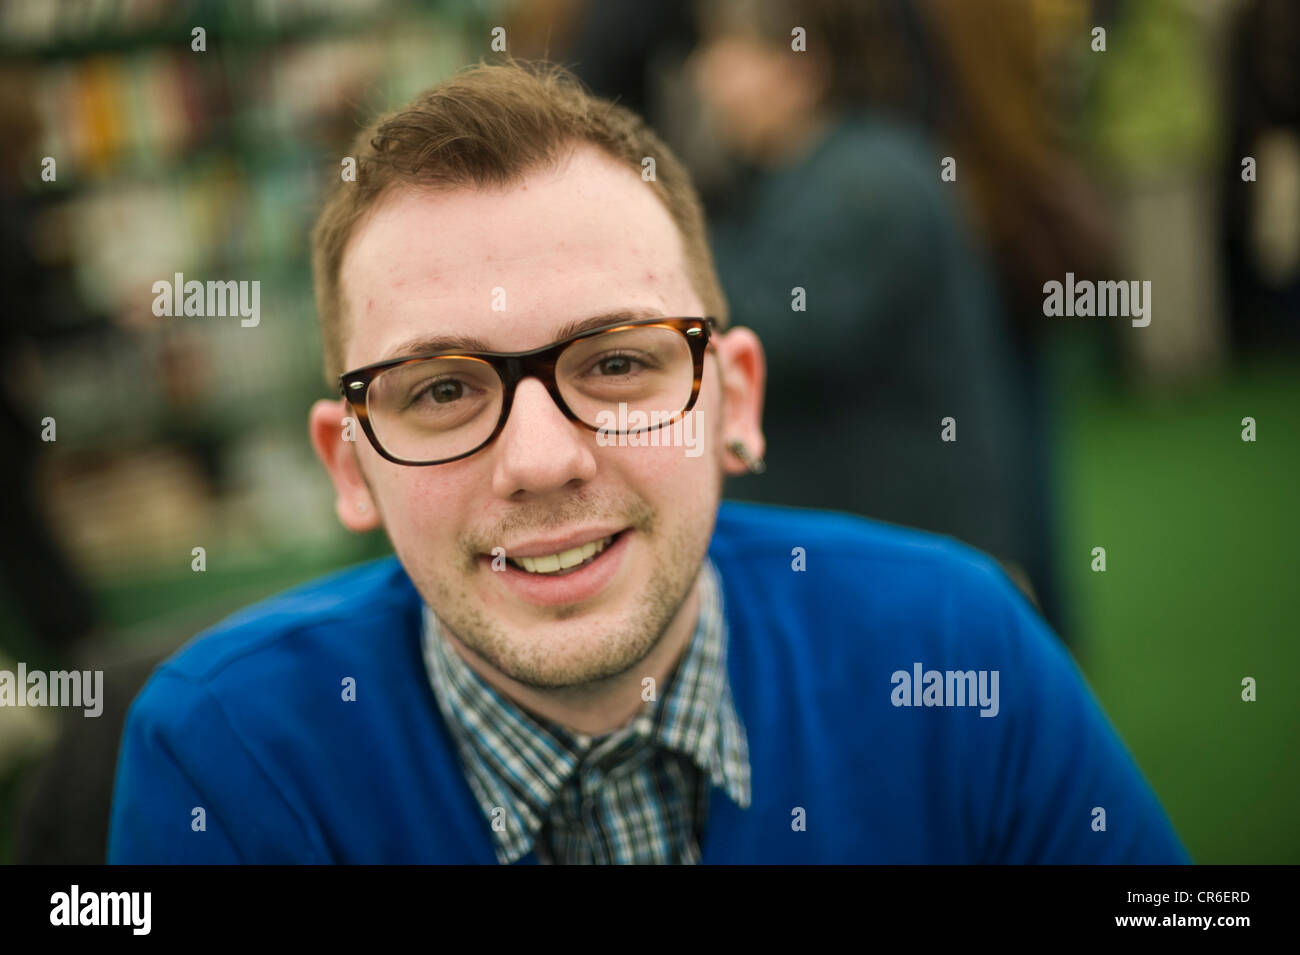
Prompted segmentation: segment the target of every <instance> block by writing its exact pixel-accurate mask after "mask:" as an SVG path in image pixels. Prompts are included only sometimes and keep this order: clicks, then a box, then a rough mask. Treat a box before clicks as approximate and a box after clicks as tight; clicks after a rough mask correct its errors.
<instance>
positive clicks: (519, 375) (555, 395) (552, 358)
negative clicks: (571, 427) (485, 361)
mask: <svg viewBox="0 0 1300 955" xmlns="http://www.w3.org/2000/svg"><path fill="white" fill-rule="evenodd" d="M560 351H561V349H560V348H551V349H547V350H546V351H544V352H538V353H536V354H532V355H516V356H511V357H509V358H505V359H503V360H502V363H501V364H500V365H499V366H498V368H497V370H498V372H500V374H501V378H502V380H503V381H504V382H505V386H506V400H505V405H504V407H503V408H502V414H503V415H507V414H509V413H510V409H511V407H512V406H513V404H514V397H515V393H516V392H517V390H518V388H519V386H520V385H521V384H523V383H524V381H525V380H527V379H529V378H532V379H534V380H536V381H537V382H538V383H539V384H540V385H541V386H542V387H543V388H544V389H546V392H547V393H548V394H549V395H550V396H551V400H552V401H553V402H554V403H555V406H556V407H557V408H558V409H559V411H560V413H561V414H563V415H564V416H565V417H566V418H569V419H572V418H573V411H572V409H570V408H569V406H568V404H567V403H566V402H565V400H564V396H563V395H562V394H561V393H560V386H559V382H558V381H556V368H557V366H558V364H559V356H560Z"/></svg>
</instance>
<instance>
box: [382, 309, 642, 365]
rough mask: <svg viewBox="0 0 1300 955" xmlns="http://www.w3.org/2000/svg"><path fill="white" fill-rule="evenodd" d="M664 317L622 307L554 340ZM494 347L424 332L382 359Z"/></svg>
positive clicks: (569, 326)
mask: <svg viewBox="0 0 1300 955" xmlns="http://www.w3.org/2000/svg"><path fill="white" fill-rule="evenodd" d="M664 317H666V316H665V315H664V313H663V312H661V311H659V310H658V309H655V308H624V309H618V310H617V311H613V312H606V313H604V314H602V315H592V316H591V317H590V318H580V319H576V320H574V321H571V322H565V323H564V324H563V325H561V326H560V329H559V332H558V333H557V335H556V337H555V338H554V339H552V341H557V342H562V341H564V340H565V339H566V338H572V337H573V336H574V335H581V334H582V333H583V332H585V331H589V330H591V329H593V328H602V327H604V326H605V325H615V324H617V323H619V322H636V321H641V320H643V319H647V318H664ZM493 350H494V349H492V348H489V347H488V345H487V343H486V342H484V341H483V339H481V338H475V337H474V336H473V335H423V336H421V337H419V338H412V339H410V340H409V341H405V342H402V343H401V344H400V345H396V346H394V347H393V348H390V349H389V350H388V351H387V352H386V353H385V354H384V356H383V357H382V358H380V359H379V360H380V361H390V360H392V359H395V358H409V357H411V356H412V355H426V354H433V353H436V352H475V351H484V352H490V351H493ZM529 350H531V349H529Z"/></svg>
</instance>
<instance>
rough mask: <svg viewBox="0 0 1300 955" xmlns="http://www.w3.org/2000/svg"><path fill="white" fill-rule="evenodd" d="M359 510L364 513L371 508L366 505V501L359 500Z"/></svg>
mask: <svg viewBox="0 0 1300 955" xmlns="http://www.w3.org/2000/svg"><path fill="white" fill-rule="evenodd" d="M357 510H358V511H360V512H361V513H362V514H364V513H365V512H366V511H367V510H369V508H367V507H366V502H365V501H357Z"/></svg>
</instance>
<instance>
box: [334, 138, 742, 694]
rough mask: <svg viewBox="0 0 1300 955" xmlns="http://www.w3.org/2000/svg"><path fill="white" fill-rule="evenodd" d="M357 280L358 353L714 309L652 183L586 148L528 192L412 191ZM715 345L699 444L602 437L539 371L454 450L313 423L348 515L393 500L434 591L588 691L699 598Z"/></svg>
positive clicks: (377, 231)
mask: <svg viewBox="0 0 1300 955" xmlns="http://www.w3.org/2000/svg"><path fill="white" fill-rule="evenodd" d="M342 285H343V290H344V296H345V301H344V306H345V309H344V310H345V314H346V316H347V317H346V323H347V324H346V327H345V330H344V342H345V344H344V355H343V363H344V367H346V368H355V367H358V366H360V365H364V364H367V363H370V362H374V361H379V360H381V359H384V358H388V357H393V356H395V355H396V354H398V353H400V352H401V351H402V350H403V347H402V346H403V345H405V344H406V343H409V342H413V341H416V340H419V339H427V338H429V337H430V336H439V335H449V336H451V335H455V336H466V337H473V338H476V339H480V340H481V341H482V342H483V343H484V345H485V346H486V347H487V348H488V349H489V350H492V351H524V350H528V349H533V348H537V347H539V346H542V345H547V344H550V343H551V342H554V341H556V340H557V339H559V338H561V337H564V336H563V327H564V326H565V325H566V324H568V323H571V322H574V321H580V320H584V319H588V318H592V317H594V316H605V315H608V316H611V318H610V321H611V322H612V321H616V320H618V317H619V316H622V315H629V316H631V317H636V318H640V317H653V316H658V315H662V316H700V315H703V314H704V313H703V305H702V304H701V302H700V300H699V298H698V296H697V294H696V293H695V291H694V290H693V288H692V287H691V283H690V281H689V279H688V277H687V269H686V263H685V259H684V256H683V252H682V243H681V239H680V236H679V233H678V231H677V229H676V226H675V225H674V223H673V221H672V219H671V217H670V216H669V215H668V212H667V210H666V209H665V208H664V207H663V205H662V203H661V202H660V201H659V200H658V199H657V198H656V197H655V195H654V194H653V192H652V191H651V187H649V186H648V185H647V184H646V183H644V182H643V181H642V180H641V178H640V177H639V176H638V175H637V174H636V173H635V172H634V171H633V170H631V169H629V168H626V167H624V166H622V165H619V164H618V163H617V162H615V161H614V160H613V159H611V158H609V157H607V156H605V155H604V154H603V153H601V152H599V151H598V150H596V149H595V148H593V147H582V146H580V147H578V148H577V149H576V151H575V152H574V154H573V157H572V158H571V159H570V160H569V161H567V162H566V163H564V164H563V165H562V166H561V167H560V168H559V169H558V170H556V169H547V170H540V171H537V172H534V173H532V174H529V175H528V176H527V177H526V178H525V180H524V181H523V182H522V183H520V184H519V185H517V186H513V187H510V188H508V189H503V190H494V191H480V190H470V189H465V190H457V191H440V192H427V191H414V190H403V191H400V192H395V193H393V194H392V195H390V196H388V197H387V198H386V199H385V200H384V201H383V202H382V203H381V205H380V206H379V207H378V208H377V209H376V210H374V213H373V214H372V215H371V216H370V217H369V218H368V219H367V220H366V221H365V222H364V223H363V225H362V226H361V227H360V229H359V230H358V232H357V234H356V235H355V236H354V237H353V241H352V243H351V244H350V246H349V248H348V251H347V254H346V256H345V258H344V262H343V270H342ZM503 295H504V302H505V308H504V309H503V310H495V309H494V307H493V306H494V303H495V304H496V305H497V307H498V308H500V303H501V301H502V296H503ZM733 334H734V333H733ZM751 337H752V336H751ZM710 351H711V354H710V355H708V356H706V359H705V372H704V379H703V382H702V387H701V394H700V399H699V402H698V404H697V406H696V407H697V411H696V412H695V413H696V414H697V415H698V418H697V419H696V421H695V422H694V424H695V426H696V437H697V438H698V441H699V446H698V448H697V449H696V450H695V451H692V454H691V455H688V454H687V453H686V450H687V449H685V448H683V447H671V446H660V447H631V446H624V447H619V446H601V445H600V444H598V443H597V435H596V434H595V433H594V432H592V431H589V430H586V429H584V428H582V427H580V426H579V425H577V424H575V423H574V422H571V421H569V420H568V419H566V418H565V416H564V415H563V413H562V412H561V411H560V410H559V408H557V407H556V405H555V403H554V402H553V401H552V399H551V397H550V395H549V394H548V393H547V391H546V389H545V388H544V387H543V386H542V384H541V383H540V382H538V381H537V380H536V379H526V380H524V381H522V382H520V384H519V387H518V390H517V392H516V394H515V399H514V406H513V408H512V409H511V412H510V417H509V420H508V421H507V423H506V425H505V428H504V430H503V431H502V433H501V434H500V436H499V437H498V438H497V439H496V441H495V442H493V443H492V444H491V445H489V446H488V447H487V448H484V449H483V450H481V451H479V452H478V453H476V454H473V455H471V456H469V457H468V458H464V459H462V460H459V461H453V462H450V463H447V464H440V465H435V466H431V467H409V466H404V465H399V464H393V463H391V462H389V461H386V460H384V459H383V458H381V457H380V456H379V455H378V454H377V453H376V452H375V450H374V449H373V448H372V447H371V446H370V444H369V442H368V441H366V440H365V438H364V436H362V435H360V434H359V433H358V438H357V441H356V443H355V453H356V459H355V461H354V462H353V463H352V464H351V465H350V464H349V463H348V460H347V458H346V457H345V455H350V454H351V448H348V449H347V451H346V452H341V451H339V450H338V449H337V448H335V449H334V450H330V446H329V438H328V428H327V427H326V426H324V425H319V424H318V422H317V414H316V412H315V411H313V428H314V431H315V432H319V433H318V434H317V443H318V450H321V453H322V457H325V458H328V457H329V456H330V455H334V463H333V464H332V465H331V462H330V460H328V459H327V462H326V463H327V466H328V467H330V470H331V474H332V475H333V476H334V479H335V483H336V486H337V487H338V489H339V491H340V505H339V507H340V513H341V514H342V515H343V516H344V519H345V523H348V524H349V525H350V526H354V527H356V526H358V525H360V524H362V523H364V521H362V520H361V519H359V518H357V517H356V516H355V514H352V513H351V511H352V510H353V505H352V501H353V500H354V499H355V500H356V501H357V502H358V503H364V504H366V507H367V510H368V512H369V513H372V514H373V513H374V512H375V511H377V512H378V518H380V519H382V522H383V525H384V527H385V528H386V530H387V532H388V535H389V537H390V539H391V540H392V543H393V547H394V549H395V550H396V552H397V556H398V557H399V559H400V560H401V562H402V565H403V566H404V567H405V569H406V571H407V573H408V574H409V576H410V577H411V580H412V581H413V582H414V584H415V586H416V588H417V589H418V590H419V592H420V594H421V596H422V597H423V598H424V599H425V601H426V602H428V604H429V605H430V606H431V607H432V608H433V609H434V611H435V612H436V613H437V614H438V616H439V618H440V619H441V620H442V622H443V623H444V624H445V625H446V626H447V627H449V628H450V629H451V631H452V632H453V633H454V634H455V635H456V636H457V637H458V638H459V639H460V640H461V642H462V643H464V644H465V645H466V646H468V647H469V648H470V649H471V650H473V651H475V652H476V653H477V654H479V655H480V656H481V657H483V658H484V659H486V660H487V661H488V662H489V663H491V664H492V665H493V666H494V667H495V668H496V669H498V670H500V671H501V672H503V673H505V674H506V675H507V676H510V677H512V678H513V679H515V680H518V681H520V682H522V683H525V684H527V685H530V686H536V687H560V686H574V685H578V684H583V683H588V682H590V681H593V680H596V679H600V678H602V677H607V676H612V675H614V674H617V673H621V672H624V671H625V670H627V669H629V668H630V667H632V666H633V665H634V664H636V663H637V662H638V661H639V660H641V659H642V658H644V657H645V655H646V654H647V653H648V652H649V651H650V650H651V648H652V647H653V646H654V644H655V642H656V641H657V640H658V639H659V637H660V636H661V634H662V633H663V631H664V629H665V627H666V626H667V625H668V623H669V622H670V621H671V620H672V618H673V617H674V615H675V614H676V613H677V611H678V609H679V608H680V607H681V606H682V604H683V602H684V601H685V600H686V598H687V597H688V595H689V594H690V591H691V586H692V584H693V582H694V580H695V577H696V575H697V572H698V570H699V567H700V562H701V560H702V559H703V557H704V554H705V552H706V550H707V547H708V542H709V538H710V536H711V534H712V531H713V524H714V518H715V516H716V512H717V506H718V499H719V496H720V491H721V480H722V474H723V447H722V445H723V434H724V420H723V414H724V402H723V396H722V390H721V385H720V381H719V362H718V354H717V353H716V352H714V351H713V349H711V350H710ZM722 361H723V362H724V363H726V362H727V361H728V358H727V354H726V348H725V347H724V349H723V352H722ZM760 362H761V359H760ZM662 433H663V434H664V435H665V436H666V435H667V434H668V433H669V432H668V430H665V431H663V432H662ZM751 441H752V439H751ZM322 442H324V444H325V447H324V448H322ZM760 453H761V449H760ZM350 468H356V469H359V473H358V474H357V475H356V476H355V477H356V478H357V479H356V480H354V479H350V478H349V476H348V473H347V472H348V471H349V469H350ZM361 482H364V483H361ZM345 498H346V499H347V500H345ZM610 538H612V541H610V542H609V543H608V544H607V546H606V547H605V549H604V550H603V551H601V552H600V553H599V554H597V555H596V556H595V557H594V558H592V559H590V560H589V561H588V562H587V563H584V564H583V565H581V566H579V567H577V568H574V569H570V570H568V571H567V572H564V573H561V574H557V575H547V574H542V573H530V572H528V571H527V570H524V569H522V568H521V567H518V566H515V565H514V564H513V563H507V564H506V568H505V569H504V570H494V569H493V550H494V548H498V547H499V548H503V549H504V551H505V554H506V555H507V556H508V557H512V558H517V557H521V556H528V557H541V556H543V555H550V554H556V553H559V552H561V551H565V550H569V549H571V548H573V547H575V546H580V545H582V544H588V543H592V542H599V541H609V539H610ZM499 564H500V562H499V561H498V565H499Z"/></svg>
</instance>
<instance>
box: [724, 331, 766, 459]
mask: <svg viewBox="0 0 1300 955" xmlns="http://www.w3.org/2000/svg"><path fill="white" fill-rule="evenodd" d="M713 342H714V344H715V345H716V348H717V352H718V361H719V363H720V365H721V375H720V377H721V380H722V394H723V404H722V438H723V441H725V442H726V443H728V444H730V443H731V442H732V441H743V442H744V443H745V448H746V449H747V450H748V451H749V453H750V454H751V455H753V456H754V457H756V458H761V457H762V456H763V454H764V452H765V451H766V447H767V445H766V441H765V440H764V439H763V427H762V422H763V388H764V386H765V385H766V383H767V363H766V361H765V360H764V358H763V345H762V343H760V342H759V340H758V336H757V335H755V334H754V333H753V332H752V331H750V330H749V329H748V328H732V329H730V330H729V331H727V332H724V333H723V334H721V335H717V336H715V337H714V339H713ZM725 460H726V467H727V473H728V474H748V473H749V469H748V468H746V466H745V464H744V462H742V461H741V460H740V459H739V458H737V457H736V456H735V455H734V454H732V453H731V452H730V451H728V452H727V453H726V458H725Z"/></svg>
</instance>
